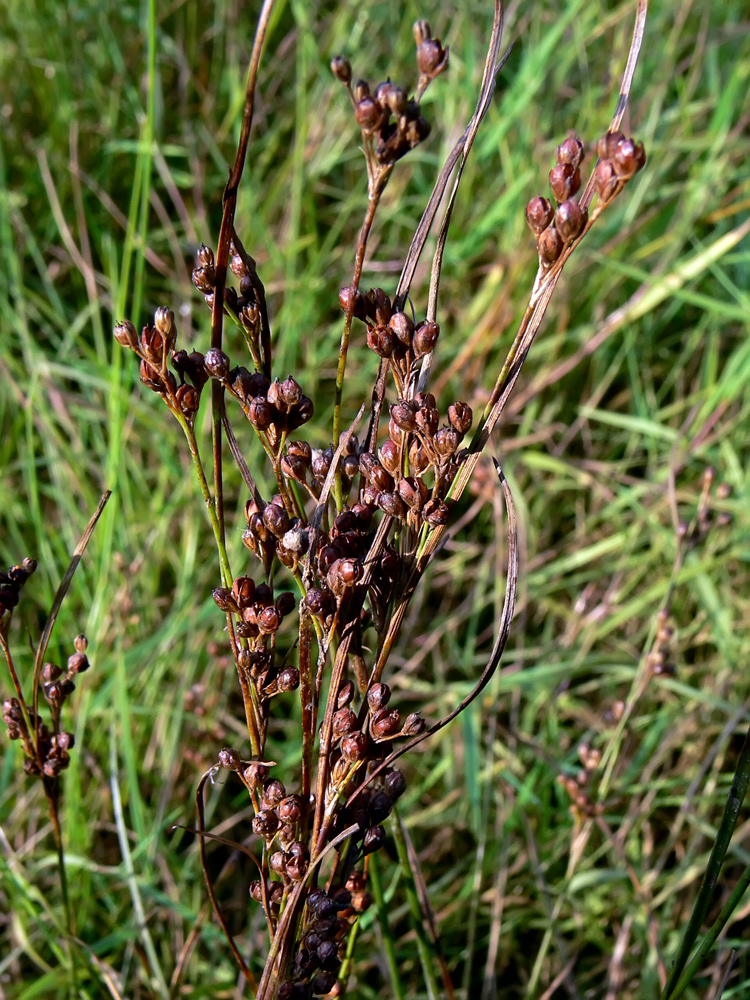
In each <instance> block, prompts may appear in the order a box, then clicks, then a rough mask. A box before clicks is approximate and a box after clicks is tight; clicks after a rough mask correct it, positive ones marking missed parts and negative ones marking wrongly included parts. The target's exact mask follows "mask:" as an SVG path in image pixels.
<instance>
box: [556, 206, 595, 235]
mask: <svg viewBox="0 0 750 1000" xmlns="http://www.w3.org/2000/svg"><path fill="white" fill-rule="evenodd" d="M587 218H588V212H587V211H586V209H585V208H583V209H582V208H581V206H580V205H579V204H578V202H577V201H575V199H573V198H569V199H568V201H564V202H563V203H562V204H561V205H559V206H558V209H557V211H556V212H555V228H556V229H557V231H558V233H559V234H560V236H562V238H563V239H564V240H565V242H566V243H567V242H568V241H570V240H574V239H576V237H577V236H579V235H580V234H581V232H582V231H583V229H584V227H585V226H586V219H587Z"/></svg>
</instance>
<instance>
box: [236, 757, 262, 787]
mask: <svg viewBox="0 0 750 1000" xmlns="http://www.w3.org/2000/svg"><path fill="white" fill-rule="evenodd" d="M242 777H243V778H244V779H245V781H246V782H247V783H248V785H249V786H250V787H251V788H260V787H261V785H262V784H263V782H264V781H266V779H267V778H268V765H267V764H261V763H260V762H259V761H252V762H251V763H250V764H248V765H247V767H246V768H245V770H244V771H243V772H242Z"/></svg>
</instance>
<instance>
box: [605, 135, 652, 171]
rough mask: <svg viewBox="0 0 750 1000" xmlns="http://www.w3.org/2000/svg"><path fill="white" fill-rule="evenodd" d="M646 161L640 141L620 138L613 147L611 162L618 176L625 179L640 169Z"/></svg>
mask: <svg viewBox="0 0 750 1000" xmlns="http://www.w3.org/2000/svg"><path fill="white" fill-rule="evenodd" d="M645 162H646V152H645V150H644V148H643V143H642V142H638V143H636V142H633V140H632V139H620V141H619V142H618V143H617V146H616V147H615V152H614V155H613V157H612V164H613V166H614V168H615V172H616V173H617V175H618V176H619V177H622V178H624V179H626V180H628V179H629V178H631V177H632V176H633V174H635V173H636V171H638V170H640V169H641V168H642V167H643V165H644V163H645Z"/></svg>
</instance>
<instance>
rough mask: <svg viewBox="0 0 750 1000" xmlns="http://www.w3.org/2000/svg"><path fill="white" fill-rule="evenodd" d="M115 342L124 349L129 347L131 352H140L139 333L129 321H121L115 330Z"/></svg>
mask: <svg viewBox="0 0 750 1000" xmlns="http://www.w3.org/2000/svg"><path fill="white" fill-rule="evenodd" d="M113 332H114V335H115V340H116V341H117V343H118V344H121V345H122V347H129V348H130V350H131V351H137V350H138V345H139V341H138V333H137V331H136V328H135V327H134V326H133V324H132V323H131V322H130V320H128V319H123V320H120V322H119V323H118V324H117V325H116V326H115V328H114V331H113Z"/></svg>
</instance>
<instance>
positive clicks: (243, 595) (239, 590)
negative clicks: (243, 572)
mask: <svg viewBox="0 0 750 1000" xmlns="http://www.w3.org/2000/svg"><path fill="white" fill-rule="evenodd" d="M217 593H219V591H218V590H215V591H214V600H215V601H216V603H217V604H218V603H219V601H218V600H217V597H216V595H217ZM232 598H233V599H234V603H235V604H236V605H237V607H238V608H240V610H241V609H242V608H247V607H249V606H250V605H251V604H252V602H253V600H254V598H255V581H254V580H253V579H252V578H251V577H249V576H238V577H237V578H236V579H235V580H233V581H232ZM219 606H220V607H221V605H219ZM222 610H225V609H224V608H222Z"/></svg>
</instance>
